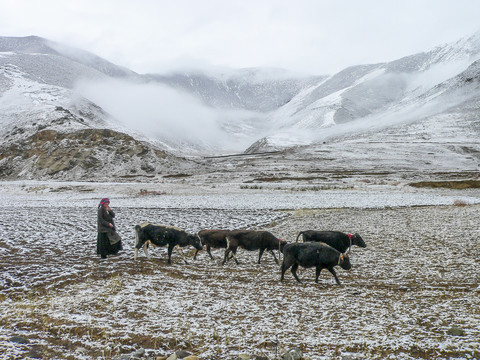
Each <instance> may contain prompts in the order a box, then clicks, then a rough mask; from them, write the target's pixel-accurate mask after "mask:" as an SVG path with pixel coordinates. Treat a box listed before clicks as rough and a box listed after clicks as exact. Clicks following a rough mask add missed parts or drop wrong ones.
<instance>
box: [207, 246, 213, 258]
mask: <svg viewBox="0 0 480 360" xmlns="http://www.w3.org/2000/svg"><path fill="white" fill-rule="evenodd" d="M207 253H208V255H210V259H212V260H215V259H214V258H213V256H212V253H211V252H210V245H207Z"/></svg>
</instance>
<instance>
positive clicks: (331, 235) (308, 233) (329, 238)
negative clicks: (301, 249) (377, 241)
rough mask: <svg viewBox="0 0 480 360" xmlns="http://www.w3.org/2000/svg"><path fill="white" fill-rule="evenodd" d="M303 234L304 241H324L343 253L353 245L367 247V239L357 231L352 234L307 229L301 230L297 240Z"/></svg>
mask: <svg viewBox="0 0 480 360" xmlns="http://www.w3.org/2000/svg"><path fill="white" fill-rule="evenodd" d="M300 235H303V241H304V242H307V241H315V242H323V243H325V244H327V245H330V246H331V247H333V248H334V249H337V250H338V251H340V252H341V253H344V252H345V251H347V249H349V248H350V247H351V246H352V245H356V246H359V247H362V248H364V247H367V244H365V241H363V239H362V237H361V236H360V235H359V234H358V233H355V234H354V235H352V234H345V233H343V232H340V231H317V230H305V231H300V232H299V233H298V235H297V240H296V241H298V238H299V237H300Z"/></svg>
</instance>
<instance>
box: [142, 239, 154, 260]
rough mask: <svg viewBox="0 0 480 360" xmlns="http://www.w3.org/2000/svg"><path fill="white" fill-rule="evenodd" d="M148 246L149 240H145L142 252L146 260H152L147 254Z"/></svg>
mask: <svg viewBox="0 0 480 360" xmlns="http://www.w3.org/2000/svg"><path fill="white" fill-rule="evenodd" d="M149 245H150V240H147V242H146V243H145V244H143V252H144V253H145V256H146V257H147V259H148V260H152V258H151V257H150V254H149V253H148V246H149Z"/></svg>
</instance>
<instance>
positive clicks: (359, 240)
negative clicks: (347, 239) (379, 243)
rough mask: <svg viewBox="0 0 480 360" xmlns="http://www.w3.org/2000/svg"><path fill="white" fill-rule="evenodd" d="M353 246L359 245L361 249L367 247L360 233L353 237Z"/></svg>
mask: <svg viewBox="0 0 480 360" xmlns="http://www.w3.org/2000/svg"><path fill="white" fill-rule="evenodd" d="M352 245H357V246H360V247H361V248H365V247H367V244H365V241H363V239H362V237H361V236H360V234H359V233H355V234H354V235H353V236H352Z"/></svg>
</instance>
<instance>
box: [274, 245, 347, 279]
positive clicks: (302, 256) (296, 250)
mask: <svg viewBox="0 0 480 360" xmlns="http://www.w3.org/2000/svg"><path fill="white" fill-rule="evenodd" d="M299 265H301V266H302V267H304V268H310V267H314V266H315V267H316V272H315V282H316V283H318V277H319V276H320V272H321V271H322V269H327V270H328V271H330V272H331V273H332V275H333V276H334V277H335V281H336V282H337V284H338V285H340V280H338V277H337V274H336V273H335V269H334V266H336V265H340V267H341V268H342V269H345V270H350V269H351V267H352V265H351V264H350V259H349V258H348V255H347V254H343V253H341V252H340V251H338V250H336V249H334V248H333V247H331V246H329V245H327V244H324V243H316V242H306V243H292V244H287V245H285V247H284V248H283V262H282V266H281V271H282V276H281V278H280V281H283V277H284V274H285V271H287V270H288V268H289V267H290V266H291V267H292V270H291V271H292V274H293V276H294V277H295V279H296V280H297V281H298V282H299V283H301V281H300V279H299V278H298V276H297V269H298V266H299Z"/></svg>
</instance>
